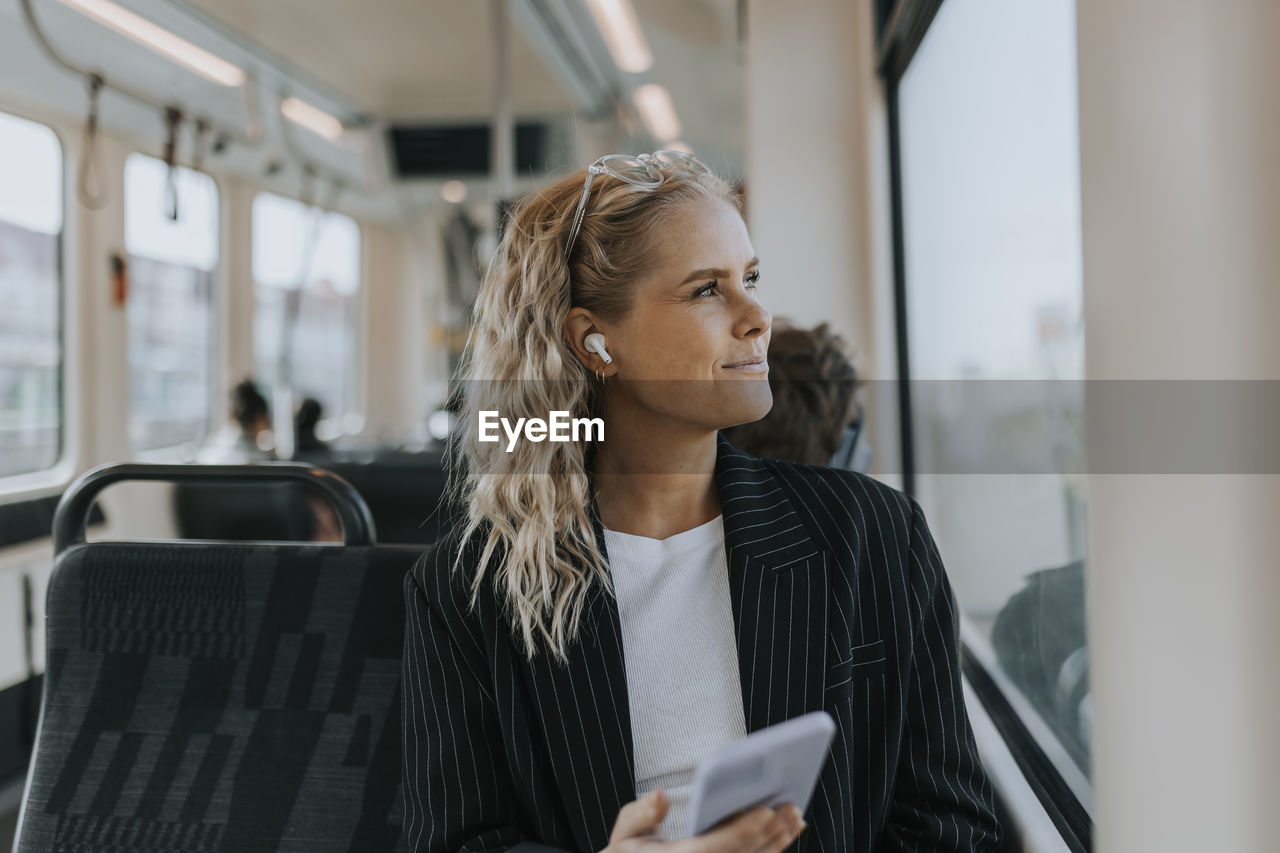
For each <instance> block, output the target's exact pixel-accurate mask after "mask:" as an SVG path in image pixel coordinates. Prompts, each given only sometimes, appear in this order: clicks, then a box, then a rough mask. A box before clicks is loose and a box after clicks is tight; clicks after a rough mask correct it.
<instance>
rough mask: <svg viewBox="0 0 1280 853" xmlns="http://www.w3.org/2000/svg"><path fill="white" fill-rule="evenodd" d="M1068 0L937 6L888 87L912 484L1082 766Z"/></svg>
mask: <svg viewBox="0 0 1280 853" xmlns="http://www.w3.org/2000/svg"><path fill="white" fill-rule="evenodd" d="M1074 22H1075V4H1074V2H1072V0H1042V2H1038V3H1025V2H1022V0H967V2H953V3H944V4H942V6H941V8H940V10H939V12H938V15H937V17H936V18H935V20H934V22H933V24H932V26H931V27H930V30H929V33H928V35H927V36H926V38H925V40H924V42H923V43H922V45H921V47H920V50H919V52H918V53H917V54H916V56H915V58H914V59H913V60H912V63H911V65H910V67H909V68H908V69H907V71H906V73H905V75H904V77H903V79H902V81H901V85H900V88H899V108H900V121H901V154H902V190H903V211H904V239H905V249H906V253H905V271H906V286H907V316H908V339H909V359H910V370H911V377H912V387H911V400H912V412H913V419H914V424H915V442H916V443H915V447H914V450H915V458H916V463H917V464H916V467H917V478H916V483H917V491H918V497H919V498H920V500H921V503H922V505H923V506H924V508H925V511H926V512H927V514H928V517H929V519H930V524H931V526H932V528H933V531H934V533H935V536H936V538H937V540H938V543H939V547H940V548H941V549H942V553H943V556H944V557H945V558H946V560H947V563H948V566H949V569H950V573H951V575H952V578H953V581H954V583H955V586H956V590H957V595H958V597H959V599H960V602H961V606H962V608H963V609H964V611H965V614H966V616H967V617H968V618H969V619H970V620H971V621H972V622H973V623H975V624H976V625H978V626H979V627H980V628H981V629H982V634H983V637H984V639H986V640H988V641H989V642H990V643H991V646H992V651H993V652H994V657H995V659H996V660H998V661H999V662H1000V665H1001V667H1002V668H1003V670H1004V675H1005V676H1007V680H1008V682H1009V683H1011V684H1013V685H1015V686H1016V687H1017V689H1019V690H1020V691H1021V692H1022V693H1023V694H1024V696H1025V698H1026V699H1028V700H1029V703H1028V704H1030V705H1031V706H1032V707H1034V709H1035V711H1036V712H1037V713H1039V714H1040V715H1041V716H1042V717H1043V718H1044V721H1045V722H1046V723H1048V725H1049V728H1051V729H1052V730H1053V731H1054V732H1055V734H1056V735H1057V738H1058V740H1059V741H1060V743H1061V746H1062V747H1064V750H1065V752H1066V753H1067V754H1069V755H1070V756H1071V758H1072V759H1074V761H1075V763H1076V764H1077V765H1078V766H1079V768H1080V769H1081V770H1083V771H1085V772H1086V773H1087V772H1088V744H1089V733H1090V723H1089V721H1090V719H1091V714H1090V710H1089V709H1090V700H1089V695H1088V653H1087V643H1086V640H1085V633H1084V577H1083V562H1082V561H1083V559H1084V555H1085V498H1084V490H1083V476H1082V472H1083V471H1084V464H1083V449H1082V448H1083V442H1082V436H1081V424H1082V420H1083V418H1082V414H1083V406H1082V400H1083V393H1082V388H1081V385H1080V383H1081V381H1082V380H1083V374H1084V329H1083V324H1082V313H1081V307H1082V286H1081V250H1080V189H1079V183H1080V176H1079V152H1078V136H1079V133H1078V128H1077V109H1076V88H1075V81H1076V61H1075V23H1074Z"/></svg>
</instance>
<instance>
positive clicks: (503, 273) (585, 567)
mask: <svg viewBox="0 0 1280 853" xmlns="http://www.w3.org/2000/svg"><path fill="white" fill-rule="evenodd" d="M754 255H755V249H754V248H753V247H752V244H751V240H750V237H749V236H748V234H747V230H746V226H745V224H744V223H743V220H742V216H741V212H740V209H739V207H738V206H737V203H736V201H735V198H734V195H733V193H732V191H731V189H730V188H729V186H728V185H727V184H726V183H725V182H724V181H723V180H721V179H720V178H718V177H716V176H715V175H714V174H712V173H711V172H710V170H708V169H707V168H706V166H704V165H703V164H702V163H701V162H700V161H698V160H697V159H695V158H694V157H692V156H690V155H687V154H681V153H679V152H667V151H663V152H658V153H656V154H653V155H643V156H642V157H624V156H619V155H614V156H611V157H604V158H601V159H600V160H598V161H596V163H594V164H592V166H591V167H590V169H589V170H586V171H580V172H577V173H575V174H573V175H570V176H568V177H566V178H564V179H562V180H560V181H557V182H556V183H554V184H552V185H551V186H549V187H546V188H544V189H542V190H541V191H539V192H535V193H530V194H529V195H528V196H526V197H525V199H524V200H523V201H521V202H520V203H519V204H518V205H517V206H516V207H515V208H514V210H513V211H512V213H511V217H510V222H509V224H508V227H507V229H506V232H505V234H504V236H503V238H502V242H501V244H500V246H499V248H498V251H497V253H496V254H495V256H494V259H493V261H492V263H491V264H490V266H489V269H488V272H487V273H486V277H485V281H484V284H483V285H482V287H481V292H480V295H479V298H478V301H477V305H476V312H475V327H474V329H473V332H472V338H471V342H470V345H469V348H468V352H467V355H466V359H465V361H464V364H463V367H462V379H463V380H465V381H467V385H466V400H465V403H466V405H465V409H464V417H463V421H464V427H463V429H462V430H461V431H460V433H459V444H460V445H461V452H462V453H463V455H464V457H465V466H464V467H465V475H464V477H465V479H464V481H463V484H462V487H461V489H460V496H461V497H460V500H461V501H462V502H463V504H464V505H465V506H466V517H465V519H464V521H463V522H462V523H461V524H460V525H459V526H458V527H457V528H455V529H454V530H452V531H451V532H450V533H449V534H448V535H446V536H445V537H444V539H442V540H441V541H440V542H438V543H437V544H436V545H435V546H433V547H432V548H431V550H429V551H428V552H427V553H426V554H425V555H424V557H423V559H422V560H420V561H419V562H418V564H417V566H415V568H414V571H413V572H412V573H411V574H410V575H409V577H408V578H406V587H405V599H406V620H407V621H406V628H405V630H406V636H405V656H404V672H403V678H402V683H403V685H404V694H403V695H404V708H403V714H402V721H403V732H404V761H403V774H402V778H403V784H404V786H405V791H404V794H405V796H404V803H405V819H404V827H405V838H406V841H407V843H408V847H409V849H410V850H413V851H418V853H446V851H448V853H455V851H458V850H480V849H484V850H499V849H501V850H507V849H529V850H533V849H538V850H548V849H550V850H557V851H571V853H588V851H590V853H601V851H603V853H623V851H636V853H640V851H652V853H662V851H675V850H679V851H682V853H711V851H729V850H732V851H753V852H754V853H780V851H782V850H784V849H794V848H793V847H792V845H793V844H794V843H795V842H796V840H797V838H800V837H801V833H802V832H804V833H805V835H804V840H803V841H801V842H800V843H801V847H802V849H805V850H827V851H853V850H885V851H887V850H907V849H911V850H928V851H931V853H961V851H964V853H976V851H992V850H996V849H998V848H999V845H1000V828H999V825H998V823H997V820H996V817H995V812H994V796H993V791H992V788H991V785H990V783H989V782H988V781H987V777H986V775H985V774H984V772H983V769H982V766H981V763H980V762H979V759H978V753H977V749H976V747H975V744H974V739H973V734H972V732H971V730H970V727H969V722H968V717H967V716H966V713H965V709H964V696H963V694H962V692H961V684H960V669H959V666H958V661H957V648H956V643H955V623H954V621H953V614H952V596H951V588H950V585H949V584H948V582H947V578H946V574H945V572H944V570H943V567H942V563H941V559H940V557H939V556H938V551H937V548H936V547H935V546H934V544H933V540H932V538H931V537H930V535H929V531H928V527H927V526H926V524H925V522H924V517H923V514H922V513H921V511H920V508H919V506H917V505H916V504H915V502H914V501H912V500H911V499H910V498H908V497H906V496H905V495H903V494H901V493H899V492H896V491H894V490H892V489H890V488H889V487H887V486H884V485H883V484H880V483H877V482H875V481H874V480H871V479H869V478H866V477H863V476H861V475H858V474H854V473H850V472H847V471H839V470H833V469H830V468H818V467H811V466H804V465H798V464H795V463H790V462H779V461H775V460H765V459H758V458H756V457H753V456H750V455H748V454H745V453H742V452H740V451H738V450H736V449H734V448H733V447H732V446H731V445H730V444H729V443H728V442H727V441H725V440H723V439H721V438H719V436H718V431H719V430H721V429H725V428H728V427H732V426H736V425H738V424H741V423H746V422H749V421H754V420H757V419H759V418H761V417H763V416H764V415H765V414H766V413H767V412H768V410H769V407H770V404H771V395H770V390H769V383H768V381H767V377H768V364H767V352H768V348H769V335H770V328H771V325H772V318H771V317H770V315H769V312H768V311H766V310H765V309H764V307H763V306H762V305H761V303H760V301H759V300H758V299H757V292H756V289H757V283H758V282H759V280H760V265H759V260H758V259H757V258H755V257H754ZM490 410H493V411H496V413H497V415H498V416H499V417H501V418H504V419H509V422H511V423H514V422H515V421H517V420H518V419H524V418H535V417H536V418H547V417H548V416H549V413H551V412H558V411H564V412H569V413H571V417H573V418H600V419H602V420H603V422H604V426H605V435H604V437H603V440H601V441H595V440H579V441H552V440H546V439H548V436H547V434H546V431H545V430H543V431H542V434H541V435H540V436H535V435H534V434H533V433H532V431H530V432H527V433H525V437H524V438H523V439H520V438H519V435H518V432H517V435H516V437H515V438H514V439H513V440H512V441H511V442H509V443H508V442H490V441H486V440H484V438H483V437H482V436H481V435H479V434H478V429H477V428H478V427H479V425H480V423H481V421H480V418H479V413H480V412H481V411H485V412H488V411H490ZM544 426H545V424H544ZM518 429H519V428H518V427H517V431H518ZM828 452H830V451H828ZM822 709H826V710H827V711H828V712H829V713H830V714H831V716H832V717H833V718H834V719H835V721H836V727H837V733H836V736H835V740H834V741H833V743H832V746H831V750H830V758H829V759H828V760H827V762H826V764H825V765H824V767H823V769H822V772H821V777H820V780H819V782H818V793H817V794H815V796H814V797H813V800H812V803H811V804H810V806H809V809H808V812H807V813H806V814H805V819H806V820H807V824H808V827H807V829H806V827H805V822H804V821H803V820H802V819H801V815H800V811H799V809H798V808H796V807H795V806H794V805H781V806H779V807H778V808H770V807H764V806H762V807H760V808H758V809H755V810H753V811H752V812H750V813H748V814H745V815H739V816H736V817H734V818H732V819H729V820H727V821H725V822H724V823H722V824H720V825H719V826H717V827H716V828H714V829H712V830H710V831H708V832H706V833H703V834H701V835H698V836H695V837H693V838H688V839H685V840H681V841H679V842H676V843H674V844H673V843H670V842H671V841H672V840H673V839H677V838H682V837H683V836H684V834H685V829H686V827H687V818H688V808H689V805H690V803H689V799H690V796H691V793H692V781H693V772H694V768H695V767H696V766H697V764H698V762H699V761H700V760H701V759H702V758H703V757H704V756H706V755H707V754H708V753H710V752H711V751H713V750H716V749H718V748H721V747H723V746H726V745H728V744H730V743H734V742H736V741H737V740H739V739H740V738H742V737H743V736H745V735H746V733H747V732H748V731H755V730H757V729H761V728H764V727H766V726H769V725H772V724H775V723H779V722H782V721H784V720H787V719H791V718H793V717H796V716H798V715H800V714H803V713H805V712H808V711H818V710H822Z"/></svg>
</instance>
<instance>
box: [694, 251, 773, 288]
mask: <svg viewBox="0 0 1280 853" xmlns="http://www.w3.org/2000/svg"><path fill="white" fill-rule="evenodd" d="M759 264H760V259H759V258H752V259H751V260H749V261H747V263H746V266H745V267H744V268H745V269H751V268H752V267H754V266H758V265H759ZM728 277H729V271H728V270H727V269H723V268H722V267H704V268H703V269H700V270H694V271H693V272H691V273H689V274H688V275H687V276H685V277H684V281H682V282H680V284H681V285H684V284H688V283H689V282H691V281H698V280H699V279H704V278H728Z"/></svg>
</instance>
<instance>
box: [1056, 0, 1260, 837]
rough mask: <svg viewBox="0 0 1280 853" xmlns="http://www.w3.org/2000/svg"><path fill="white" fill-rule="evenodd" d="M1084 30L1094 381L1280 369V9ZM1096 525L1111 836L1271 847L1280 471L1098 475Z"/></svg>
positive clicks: (1098, 774)
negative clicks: (1277, 45) (1279, 48)
mask: <svg viewBox="0 0 1280 853" xmlns="http://www.w3.org/2000/svg"><path fill="white" fill-rule="evenodd" d="M1077 26H1078V38H1079V69H1080V87H1079V93H1080V129H1081V140H1080V141H1081V144H1080V152H1081V178H1082V217H1083V245H1084V288H1085V294H1084V295H1085V330H1086V363H1087V375H1088V377H1089V379H1091V380H1106V379H1272V380H1274V379H1280V339H1278V338H1277V336H1276V334H1275V331H1274V325H1275V322H1276V319H1277V318H1280V287H1278V286H1277V282H1280V240H1278V239H1277V237H1276V235H1277V234H1280V54H1277V52H1276V51H1275V50H1274V47H1273V44H1272V42H1274V38H1275V35H1276V33H1280V4H1277V3H1274V2H1272V0H1229V2H1222V1H1221V0H1178V2H1169V0H1079V6H1078V20H1077ZM1090 390H1091V392H1092V391H1094V389H1092V388H1091V389H1090ZM1098 397H1099V395H1098V394H1096V393H1091V394H1090V396H1089V399H1092V400H1094V401H1095V402H1096V401H1097V400H1098ZM1088 405H1089V404H1088V401H1087V402H1086V407H1088ZM1188 405H1189V406H1194V405H1195V397H1194V396H1193V395H1192V394H1191V392H1190V391H1188ZM1100 418H1101V414H1100V412H1099V411H1097V410H1095V411H1091V412H1090V413H1089V422H1088V441H1089V447H1090V454H1091V457H1100V456H1102V455H1103V452H1105V448H1106V447H1107V442H1108V440H1109V437H1108V433H1107V432H1106V431H1104V429H1103V426H1104V424H1103V423H1102V421H1101V420H1100ZM1089 528H1090V530H1089V534H1090V535H1089V539H1090V549H1089V550H1090V560H1089V574H1088V583H1089V599H1090V600H1089V605H1090V618H1089V628H1090V647H1091V651H1092V654H1091V658H1092V662H1091V675H1092V683H1093V689H1094V700H1095V715H1096V718H1095V737H1094V774H1093V775H1094V781H1095V785H1096V802H1097V828H1098V846H1097V849H1098V850H1099V851H1101V852H1102V853H1128V851H1133V850H1159V851H1161V852H1162V853H1182V851H1187V853H1191V851H1196V853H1200V851H1205V850H1231V851H1233V852H1234V853H1251V851H1264V850H1270V849H1274V844H1275V834H1276V830H1275V825H1274V824H1275V807H1276V800H1275V796H1276V792H1277V791H1280V729H1278V728H1277V726H1276V724H1275V722H1274V720H1273V719H1272V717H1273V714H1272V711H1273V709H1274V708H1276V707H1277V706H1280V666H1277V662H1276V661H1277V659H1276V656H1277V653H1280V627H1277V626H1280V619H1277V618H1276V616H1275V613H1274V611H1275V609H1276V606H1277V604H1280V557H1277V555H1278V554H1280V476H1275V475H1271V476H1245V475H1239V474H1236V475H1231V474H1228V473H1221V474H1210V475H1201V476H1187V475H1167V474H1166V475H1161V474H1159V473H1156V472H1152V473H1150V474H1143V475H1125V474H1109V473H1107V472H1105V471H1096V470H1095V472H1094V475H1093V476H1091V478H1090V484H1089Z"/></svg>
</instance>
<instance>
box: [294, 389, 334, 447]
mask: <svg viewBox="0 0 1280 853" xmlns="http://www.w3.org/2000/svg"><path fill="white" fill-rule="evenodd" d="M323 417H324V406H322V405H321V404H320V401H319V400H317V399H316V398H315V397H304V398H303V400H302V402H301V403H299V404H298V410H297V411H296V412H295V413H294V415H293V432H294V435H293V451H294V454H295V455H303V456H312V457H315V456H323V455H326V454H327V453H328V452H329V444H328V442H325V441H321V440H320V439H319V438H317V437H316V425H317V424H319V423H320V419H321V418H323Z"/></svg>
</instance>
